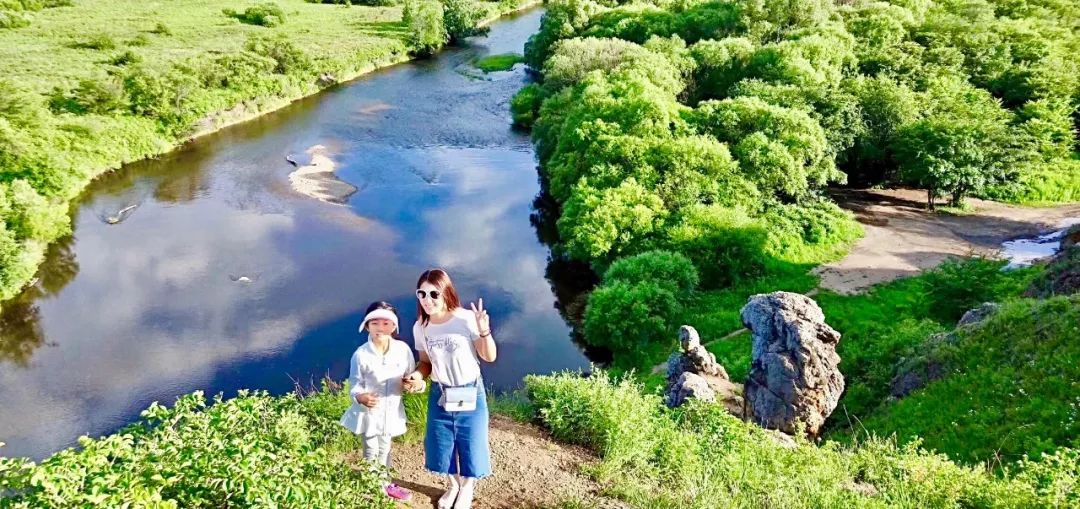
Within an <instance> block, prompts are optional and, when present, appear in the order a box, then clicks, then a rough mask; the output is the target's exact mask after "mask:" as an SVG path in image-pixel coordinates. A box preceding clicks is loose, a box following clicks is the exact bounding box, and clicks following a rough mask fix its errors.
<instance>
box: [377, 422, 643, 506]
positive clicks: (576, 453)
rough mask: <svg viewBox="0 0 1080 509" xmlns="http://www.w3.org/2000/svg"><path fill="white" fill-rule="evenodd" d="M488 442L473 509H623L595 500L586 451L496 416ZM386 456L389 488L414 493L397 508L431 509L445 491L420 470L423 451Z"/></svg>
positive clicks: (408, 447)
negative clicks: (584, 506)
mask: <svg viewBox="0 0 1080 509" xmlns="http://www.w3.org/2000/svg"><path fill="white" fill-rule="evenodd" d="M488 438H489V440H490V444H491V462H492V468H493V470H494V472H493V474H492V475H491V476H490V477H487V478H484V479H481V480H480V481H479V482H478V484H477V490H476V495H475V497H474V499H473V508H474V509H496V508H508V507H544V506H552V505H555V504H557V503H559V502H560V501H564V500H584V501H588V502H589V504H590V507H592V506H595V507H597V508H623V507H626V506H625V505H624V504H623V503H621V502H619V501H616V500H613V499H608V498H605V497H603V496H602V495H600V486H599V485H598V484H597V483H596V482H595V481H593V480H591V479H589V478H588V477H587V476H586V475H585V474H583V473H582V471H581V469H582V466H585V465H589V464H593V463H596V462H598V461H600V459H599V458H598V457H597V456H596V455H595V454H594V453H592V452H591V451H589V450H588V449H585V448H583V447H578V446H573V445H566V444H562V443H559V442H556V441H555V440H554V439H553V438H551V436H550V435H549V434H548V433H547V432H546V431H545V430H543V429H541V428H540V427H538V426H535V425H531V424H522V423H519V422H516V421H514V420H512V419H510V418H509V417H505V416H501V415H495V414H492V416H491V427H490V429H489V435H488ZM357 453H358V454H357V456H359V451H357ZM391 455H392V458H391V461H392V462H393V465H394V470H395V473H396V476H395V478H394V482H396V483H397V484H398V485H400V486H402V487H405V488H407V489H409V490H410V491H412V493H413V497H412V500H410V501H409V502H408V503H400V504H398V506H399V507H408V508H416V509H420V508H423V509H428V508H434V507H436V503H437V501H438V500H439V497H440V496H442V494H443V492H444V491H445V489H446V485H445V483H444V478H443V477H441V476H437V475H435V474H432V473H431V472H429V471H427V470H426V469H425V468H424V445H423V444H422V443H418V444H394V447H393V448H392V449H391Z"/></svg>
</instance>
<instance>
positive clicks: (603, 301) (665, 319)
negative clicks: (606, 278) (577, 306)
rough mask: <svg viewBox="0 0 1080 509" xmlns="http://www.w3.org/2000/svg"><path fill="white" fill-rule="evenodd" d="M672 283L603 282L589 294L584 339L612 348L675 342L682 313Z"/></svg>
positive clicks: (622, 348) (630, 348) (628, 348)
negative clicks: (677, 318) (676, 321)
mask: <svg viewBox="0 0 1080 509" xmlns="http://www.w3.org/2000/svg"><path fill="white" fill-rule="evenodd" d="M681 311H682V310H681V307H680V306H679V301H678V299H677V298H676V297H675V294H674V293H673V291H672V288H671V286H670V285H669V284H661V283H658V282H656V281H652V280H644V281H637V282H624V281H621V280H616V281H615V282H613V283H609V284H604V285H603V286H601V287H599V288H597V289H596V290H594V291H593V292H592V293H591V294H589V303H588V306H587V307H586V308H585V331H584V332H585V341H586V342H587V343H589V344H590V345H594V346H601V347H605V348H609V349H611V350H613V351H630V352H632V351H634V350H635V349H638V348H642V347H645V346H648V345H658V344H663V345H667V344H674V338H675V332H676V329H675V327H676V326H675V325H673V324H674V320H675V318H676V317H678V316H679V314H680V313H681Z"/></svg>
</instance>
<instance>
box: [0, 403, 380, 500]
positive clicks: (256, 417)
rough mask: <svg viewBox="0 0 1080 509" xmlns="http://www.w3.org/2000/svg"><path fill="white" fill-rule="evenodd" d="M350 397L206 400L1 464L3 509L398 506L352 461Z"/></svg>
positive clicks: (154, 408)
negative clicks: (343, 420)
mask: <svg viewBox="0 0 1080 509" xmlns="http://www.w3.org/2000/svg"><path fill="white" fill-rule="evenodd" d="M347 405H348V392H347V391H344V393H341V392H325V393H323V394H319V395H316V396H314V397H311V398H306V399H298V398H296V397H294V396H286V397H281V398H271V397H269V396H267V395H266V394H265V393H258V392H256V393H248V392H246V391H241V393H240V394H239V396H238V397H236V398H233V399H229V400H222V399H221V398H220V396H219V397H218V398H215V400H214V402H213V404H212V405H209V406H208V405H207V402H206V399H205V398H204V397H203V395H202V393H195V394H192V395H188V396H183V397H181V398H179V399H178V400H177V402H176V405H174V406H173V407H172V408H166V407H163V406H161V405H158V404H157V403H154V404H153V405H151V406H150V408H148V409H146V410H145V411H143V413H142V420H141V421H139V422H137V423H135V424H132V425H130V426H128V427H126V428H124V429H123V430H121V431H120V432H118V433H116V434H114V435H110V436H107V437H104V438H101V439H98V440H92V439H89V438H86V437H84V438H82V439H80V447H79V448H78V449H68V450H65V451H61V452H59V453H57V454H55V455H53V456H51V457H49V458H48V459H46V460H45V461H43V462H42V463H41V464H34V463H31V462H27V461H25V460H21V459H10V458H0V491H2V492H4V494H5V496H4V497H3V498H0V507H5V508H8V507H10V508H31V507H32V508H69V507H70V508H75V507H142V508H178V507H191V508H196V507H205V508H219V507H327V508H330V507H392V506H393V502H392V501H390V500H389V499H388V498H386V497H385V496H384V495H383V493H382V489H381V487H382V486H381V481H380V479H379V474H378V472H377V471H375V470H369V469H364V468H353V467H351V466H350V464H349V463H348V462H347V461H346V458H345V456H343V454H342V452H343V450H345V449H351V448H355V447H356V446H358V440H357V439H355V438H354V437H353V436H352V435H351V434H349V433H348V432H347V431H345V429H344V428H341V427H340V426H338V425H337V419H338V418H339V417H340V416H341V413H342V412H343V411H344V409H345V407H346V406H347Z"/></svg>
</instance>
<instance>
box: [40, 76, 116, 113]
mask: <svg viewBox="0 0 1080 509" xmlns="http://www.w3.org/2000/svg"><path fill="white" fill-rule="evenodd" d="M126 102H127V98H126V97H125V96H124V89H123V87H122V86H121V85H120V83H118V82H117V81H116V80H114V79H111V78H110V79H105V80H100V79H83V80H79V84H78V86H76V87H75V88H74V89H72V90H70V91H64V90H63V89H60V88H57V89H54V90H53V93H52V96H51V97H50V98H49V108H50V109H52V110H53V111H55V112H68V113H74V114H76V115H83V114H87V113H95V114H99V115H108V114H110V113H115V112H117V111H120V110H122V109H125V108H126V107H127V104H126Z"/></svg>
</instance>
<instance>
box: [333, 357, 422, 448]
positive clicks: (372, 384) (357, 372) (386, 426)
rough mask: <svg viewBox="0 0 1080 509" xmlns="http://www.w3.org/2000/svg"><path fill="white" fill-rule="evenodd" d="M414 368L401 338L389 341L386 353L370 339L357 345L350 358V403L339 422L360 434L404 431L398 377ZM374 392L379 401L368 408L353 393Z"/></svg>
mask: <svg viewBox="0 0 1080 509" xmlns="http://www.w3.org/2000/svg"><path fill="white" fill-rule="evenodd" d="M415 369H416V360H415V359H414V358H413V353H412V349H411V348H409V345H406V344H405V343H404V342H403V341H399V340H396V339H394V340H391V341H390V348H389V349H388V350H387V351H386V355H382V354H380V353H379V352H377V351H375V348H374V347H373V346H372V345H371V341H370V340H369V341H368V342H366V343H364V344H362V345H360V348H357V349H356V352H354V353H353V355H352V360H351V361H349V399H350V400H352V406H350V407H349V409H348V410H346V411H345V415H343V416H341V421H340V423H341V425H342V426H345V428H346V429H348V430H349V431H351V432H353V433H356V434H358V435H363V436H367V437H370V436H377V435H390V436H395V437H396V436H398V435H402V434H404V433H405V404H404V403H403V402H402V400H401V393H402V385H401V379H402V378H403V377H404V376H405V375H407V374H409V373H412V372H413V370H415ZM365 392H373V393H375V394H376V395H378V396H379V404H378V405H376V406H375V408H368V407H366V406H364V405H361V404H360V403H357V402H356V396H357V395H358V394H363V393H365Z"/></svg>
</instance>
